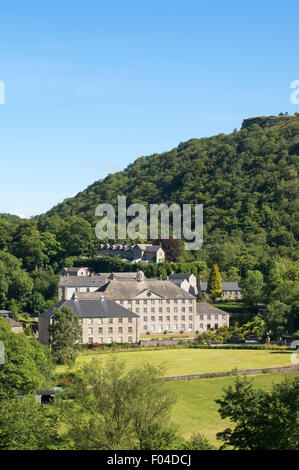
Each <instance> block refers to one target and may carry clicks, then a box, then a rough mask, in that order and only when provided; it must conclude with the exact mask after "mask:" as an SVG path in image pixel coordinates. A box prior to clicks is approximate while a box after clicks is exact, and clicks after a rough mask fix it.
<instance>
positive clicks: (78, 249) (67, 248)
mask: <svg viewBox="0 0 299 470" xmlns="http://www.w3.org/2000/svg"><path fill="white" fill-rule="evenodd" d="M93 238H94V231H93V229H92V226H91V224H90V223H89V222H88V221H87V220H85V219H83V218H82V217H75V216H74V217H70V218H69V219H68V220H67V221H66V222H65V224H64V226H63V229H62V230H61V231H60V232H59V234H58V239H59V241H60V243H61V246H62V248H63V250H64V252H65V253H66V254H67V256H81V255H85V256H86V255H91V254H95V253H92V248H93V244H92V240H93Z"/></svg>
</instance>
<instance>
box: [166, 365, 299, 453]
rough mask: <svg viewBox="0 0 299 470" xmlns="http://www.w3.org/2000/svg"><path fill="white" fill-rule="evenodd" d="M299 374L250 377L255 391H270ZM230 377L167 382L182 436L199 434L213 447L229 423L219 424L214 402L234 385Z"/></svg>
mask: <svg viewBox="0 0 299 470" xmlns="http://www.w3.org/2000/svg"><path fill="white" fill-rule="evenodd" d="M298 373H299V371H291V372H287V373H286V372H284V373H271V374H260V375H254V376H250V379H252V380H253V382H254V386H255V387H256V388H262V389H263V390H270V389H271V387H272V384H273V383H279V382H281V381H282V380H283V379H284V377H295V376H296V375H298ZM234 380H235V379H234V378H233V377H217V378H211V379H195V380H178V381H174V382H168V384H167V386H168V387H169V390H170V391H171V392H173V393H175V395H176V396H177V402H176V404H175V406H174V408H173V410H172V420H173V421H174V423H176V424H177V425H178V428H179V430H180V432H181V434H182V435H184V436H185V437H189V436H191V435H192V434H194V433H197V432H201V433H202V434H204V435H205V436H206V437H208V438H209V439H210V441H211V442H212V443H213V444H214V445H215V446H216V447H219V446H220V442H219V441H217V439H216V434H217V432H220V431H222V430H223V429H225V428H226V427H228V426H230V422H229V421H227V420H222V419H221V418H220V415H219V413H218V407H219V405H217V403H215V400H216V399H217V398H220V397H221V396H222V391H223V388H225V387H227V386H228V385H230V384H232V383H233V382H234Z"/></svg>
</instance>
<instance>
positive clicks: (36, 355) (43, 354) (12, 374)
mask: <svg viewBox="0 0 299 470" xmlns="http://www.w3.org/2000/svg"><path fill="white" fill-rule="evenodd" d="M0 341H2V342H3V343H4V346H5V355H4V364H2V365H1V366H0V401H1V399H3V398H11V397H13V396H15V395H16V394H17V393H31V392H34V391H36V390H37V389H38V387H41V386H46V385H45V384H46V383H47V381H48V380H49V379H50V377H51V374H52V371H53V367H54V366H53V362H52V360H51V354H50V352H49V350H48V349H47V348H45V347H44V346H42V345H41V344H40V343H39V342H38V341H37V340H36V339H35V338H28V337H27V336H25V335H24V334H23V333H20V334H15V333H13V332H12V331H11V326H10V325H9V323H8V322H7V321H6V320H5V319H4V318H1V317H0Z"/></svg>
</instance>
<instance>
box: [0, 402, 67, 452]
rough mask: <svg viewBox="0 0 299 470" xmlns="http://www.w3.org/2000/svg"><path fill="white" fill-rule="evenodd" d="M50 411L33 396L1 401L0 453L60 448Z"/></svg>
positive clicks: (55, 425) (59, 440)
mask: <svg viewBox="0 0 299 470" xmlns="http://www.w3.org/2000/svg"><path fill="white" fill-rule="evenodd" d="M51 408H52V407H44V406H41V405H39V404H38V403H36V401H35V399H34V397H33V396H23V397H18V398H10V399H9V400H7V399H4V400H3V399H2V400H0V450H37V449H38V450H45V449H55V448H56V449H58V448H61V447H62V445H63V444H62V442H61V439H60V438H59V435H58V427H57V419H56V417H55V414H54V413H53V412H52V409H51Z"/></svg>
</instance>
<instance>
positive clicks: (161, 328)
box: [159, 325, 163, 333]
mask: <svg viewBox="0 0 299 470" xmlns="http://www.w3.org/2000/svg"><path fill="white" fill-rule="evenodd" d="M162 331H163V325H159V333H162Z"/></svg>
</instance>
